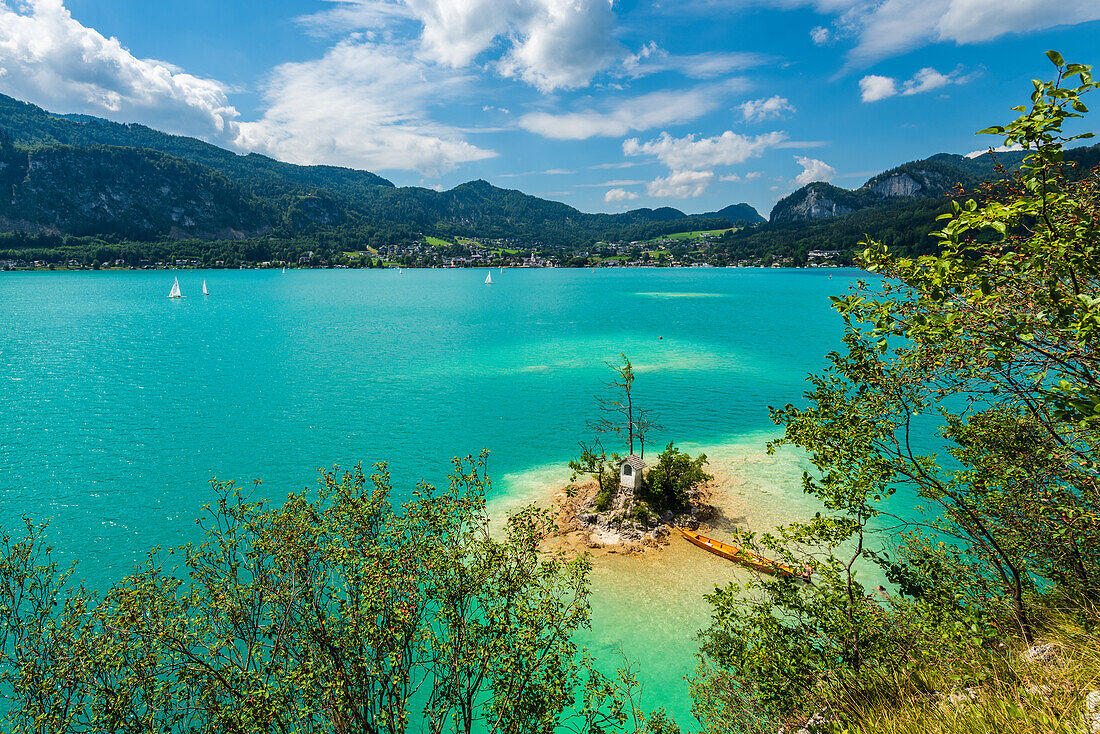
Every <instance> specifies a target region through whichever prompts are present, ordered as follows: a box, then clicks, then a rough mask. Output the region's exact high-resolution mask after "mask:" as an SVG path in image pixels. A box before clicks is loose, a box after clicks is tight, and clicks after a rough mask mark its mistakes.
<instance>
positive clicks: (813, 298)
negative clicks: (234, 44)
mask: <svg viewBox="0 0 1100 734" xmlns="http://www.w3.org/2000/svg"><path fill="white" fill-rule="evenodd" d="M860 275H862V273H860V272H859V271H854V270H828V269H817V270H813V269H807V270H779V269H676V270H672V269H620V270H615V269H605V270H598V271H595V272H592V271H589V270H505V271H504V272H496V271H494V272H493V280H494V285H492V286H486V285H484V284H483V282H482V281H483V280H484V277H485V271H484V270H480V271H478V270H457V271H442V270H405V271H404V272H400V273H399V272H397V271H395V270H385V271H311V270H294V271H290V272H288V273H286V274H281V273H280V272H279V271H224V270H222V271H179V272H167V271H159V272H158V271H142V272H82V273H3V274H0V385H2V389H0V413H2V415H3V416H4V421H3V424H2V425H0V523H2V525H3V529H4V530H5V531H6V532H12V531H18V528H19V526H20V524H21V520H20V518H21V517H23V516H24V515H26V516H29V517H31V518H33V519H35V520H49V521H50V537H51V539H52V540H53V542H54V545H55V548H56V550H57V552H58V554H59V555H60V556H61V558H62V559H63V560H66V561H68V560H77V561H79V562H80V565H79V571H78V576H80V577H83V578H86V579H88V581H89V583H90V584H91V585H92V586H93V587H97V588H102V587H103V586H106V585H107V584H109V583H111V582H112V581H114V580H116V579H118V578H120V577H122V576H124V575H125V574H127V573H128V572H129V571H130V570H131V569H132V568H133V566H134V564H136V563H138V562H139V561H140V560H141V559H142V558H143V556H144V555H145V553H146V552H147V551H148V550H149V549H150V548H151V547H152V546H155V545H162V546H169V545H174V544H177V543H180V542H184V541H187V540H192V539H194V537H195V533H196V526H195V523H194V519H195V518H196V517H198V515H199V514H200V508H201V506H202V505H203V503H204V502H206V501H208V500H209V499H210V497H211V493H210V491H209V487H208V481H209V480H210V479H211V478H213V477H217V478H219V479H234V480H237V481H238V482H239V483H242V484H246V483H249V482H251V480H253V479H262V480H263V483H262V485H261V488H260V490H259V491H260V494H261V495H262V496H266V497H270V498H272V499H278V498H280V497H283V496H285V495H286V494H287V493H288V492H291V491H300V490H302V489H305V488H309V487H312V486H313V485H314V484H315V481H316V476H317V469H318V468H319V467H329V466H332V465H333V464H340V465H343V466H349V465H351V464H353V463H355V462H359V461H361V462H363V463H364V465H368V464H371V463H373V462H377V461H387V462H388V463H389V467H390V469H391V471H392V474H393V479H394V486H395V490H396V492H397V494H398V497H401V496H403V495H407V493H408V492H409V491H411V489H412V488H413V486H414V485H415V483H416V482H417V481H418V480H420V479H424V480H427V481H429V482H433V483H438V484H443V483H445V481H446V475H447V471H448V469H449V465H450V459H451V457H453V456H456V455H466V454H470V453H477V452H479V451H480V450H482V449H488V450H489V451H490V457H489V470H490V473H491V476H492V477H493V480H494V487H493V491H494V499H495V500H496V501H497V502H498V503H499V504H500V506H501V507H507V506H510V505H512V504H515V503H518V502H522V501H526V500H528V499H545V498H547V497H549V496H551V495H552V493H553V492H554V491H555V490H556V489H560V487H562V486H563V485H564V483H565V481H566V480H567V479H568V474H569V472H568V469H567V468H566V467H565V464H566V462H567V461H568V460H569V459H570V458H572V457H573V456H574V455H575V454H576V452H577V445H578V442H580V441H587V440H590V439H591V438H592V433H591V432H590V431H589V430H587V429H586V422H588V421H589V420H592V419H594V418H596V417H597V410H596V406H595V399H596V397H597V396H598V395H600V394H602V393H603V392H604V387H603V385H604V383H605V382H606V381H607V380H608V379H609V378H610V376H611V373H610V370H609V369H608V367H607V366H606V364H605V363H606V362H608V361H614V360H616V359H617V358H618V355H619V354H620V353H625V354H626V355H627V356H629V357H630V359H631V360H632V361H633V363H634V365H635V368H636V371H637V380H636V383H635V395H636V400H637V402H638V403H640V404H641V405H643V406H645V407H647V408H649V409H650V410H651V412H652V414H653V416H654V417H655V419H656V421H657V422H658V423H659V424H661V426H663V429H662V430H661V431H659V432H657V433H655V434H654V435H653V437H652V438H651V439H650V443H649V446H648V448H651V449H654V448H659V447H660V446H663V445H664V444H665V443H667V442H668V441H669V440H675V441H676V442H677V444H683V445H684V446H686V447H687V448H689V449H691V450H693V451H696V450H705V451H706V452H707V453H708V455H709V456H711V459H712V465H713V466H714V467H715V469H716V474H718V475H719V476H720V478H721V479H722V481H724V482H725V483H726V485H727V488H728V491H729V494H730V497H732V498H734V499H733V500H731V501H732V502H733V504H734V505H735V506H734V507H731V508H728V509H729V511H728V512H727V521H728V522H730V523H734V522H737V523H740V524H745V525H749V526H754V525H758V526H763V527H767V525H768V523H769V522H771V521H772V520H773V519H777V518H778V519H782V518H786V517H793V516H797V515H798V514H799V512H800V511H802V510H803V509H807V508H808V506H807V505H806V500H805V499H804V498H802V496H801V493H800V489H799V486H798V480H799V476H800V472H801V470H802V464H801V462H800V461H799V459H798V457H796V456H793V455H790V454H781V455H780V456H777V457H768V456H765V455H764V452H763V444H764V442H765V441H766V440H767V439H768V438H771V437H774V436H775V435H776V428H775V427H774V426H773V425H772V423H771V421H770V420H769V418H768V414H767V406H768V405H782V404H784V403H786V402H789V401H794V402H797V401H799V400H800V398H801V395H802V393H803V391H804V390H805V387H806V385H805V377H806V375H807V373H808V372H810V371H812V370H816V369H819V368H820V367H821V366H822V365H823V364H824V356H823V355H825V354H826V353H827V352H828V351H830V350H831V349H835V348H836V347H837V345H838V344H839V339H840V336H841V333H842V327H841V322H840V319H839V317H838V316H837V315H836V314H835V313H833V312H832V311H831V309H830V303H829V300H828V297H829V296H831V295H840V294H843V293H844V292H845V291H846V289H847V288H848V286H849V285H851V283H852V282H853V281H854V280H855V279H856V278H858V277H859V276H860ZM177 276H178V277H179V281H180V286H181V288H182V290H183V293H184V295H185V296H186V297H185V298H183V299H178V300H177V299H172V300H170V299H168V298H167V297H166V296H167V294H168V291H169V288H170V287H171V285H172V279H173V277H177ZM204 279H205V280H206V282H207V285H208V287H209V289H210V292H211V295H210V296H208V297H203V296H202V295H201V285H202V282H203V280H204ZM608 448H609V449H610V448H617V447H613V446H610V445H609V446H608ZM683 545H686V544H683ZM691 553H692V551H689V550H687V549H686V548H684V547H681V546H678V545H676V544H674V545H673V546H672V547H670V549H668V551H662V552H661V553H660V554H654V556H655V557H654V558H652V559H634V558H621V557H619V558H614V557H613V558H611V560H609V561H607V562H606V563H603V564H598V566H597V569H596V571H595V573H594V578H593V584H594V589H595V597H594V600H593V606H594V620H593V630H592V631H591V632H588V633H585V635H584V640H583V641H584V642H585V643H586V644H589V645H590V646H592V647H593V648H594V650H595V652H596V654H597V656H598V657H600V659H601V660H603V661H605V664H606V665H607V666H609V667H614V665H615V664H616V663H617V662H619V661H617V660H615V659H614V658H615V651H616V650H617V649H618V648H619V646H620V645H621V646H622V649H623V652H624V653H625V654H626V655H627V657H628V658H630V659H636V660H638V661H639V663H640V665H641V668H642V676H641V677H642V680H643V681H644V682H645V683H646V686H647V687H646V696H645V702H646V703H645V705H646V707H652V706H656V705H666V706H669V707H670V709H671V710H672V712H673V713H674V714H676V715H677V717H683V718H685V719H686V717H687V716H688V708H687V703H686V685H685V684H684V682H683V676H684V675H685V674H688V673H690V671H691V670H692V669H693V667H694V660H693V653H694V650H695V649H696V647H697V644H696V643H695V641H694V637H693V636H694V632H695V631H696V630H698V629H699V628H701V627H703V626H705V625H706V622H707V614H708V609H707V605H706V603H705V602H704V601H703V600H702V599H701V594H702V593H705V592H707V591H709V590H711V589H713V587H714V585H715V584H724V583H726V582H727V581H728V580H730V579H732V578H734V577H735V575H736V573H738V572H737V571H735V570H731V568H730V565H731V564H728V563H725V562H722V561H721V560H720V559H717V558H714V557H710V556H706V554H702V553H699V552H694V553H695V554H694V555H692V554H691ZM646 555H647V556H648V555H650V554H648V553H647V554H646ZM701 556H705V557H701ZM631 564H633V565H631Z"/></svg>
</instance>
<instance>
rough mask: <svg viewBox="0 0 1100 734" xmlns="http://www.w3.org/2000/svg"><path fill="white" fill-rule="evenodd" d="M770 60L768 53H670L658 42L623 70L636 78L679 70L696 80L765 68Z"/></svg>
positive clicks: (628, 60) (636, 55) (627, 61)
mask: <svg viewBox="0 0 1100 734" xmlns="http://www.w3.org/2000/svg"><path fill="white" fill-rule="evenodd" d="M769 60H770V58H769V57H768V56H766V55H764V54H759V53H752V52H747V51H741V52H719V51H706V52H703V53H698V54H670V53H669V52H668V51H665V50H664V49H663V48H660V47H659V46H658V45H657V44H656V43H653V42H650V43H647V44H646V45H644V46H642V47H641V48H640V49H639V50H638V52H637V53H634V54H630V55H628V56H627V57H626V58H625V59H623V62H622V68H623V73H624V75H625V76H628V77H630V78H632V79H637V78H639V77H643V76H647V75H650V74H657V73H659V72H662V71H675V72H678V73H680V74H683V75H684V76H687V77H691V78H692V79H712V78H714V77H719V76H725V75H726V74H730V73H732V72H735V71H744V70H746V69H752V68H755V67H757V66H762V65H763V64H766V63H767V62H768V61H769Z"/></svg>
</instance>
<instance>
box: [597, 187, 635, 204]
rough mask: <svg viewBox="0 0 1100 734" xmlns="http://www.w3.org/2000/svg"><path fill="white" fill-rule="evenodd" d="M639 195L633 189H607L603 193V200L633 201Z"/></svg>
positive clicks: (609, 201)
mask: <svg viewBox="0 0 1100 734" xmlns="http://www.w3.org/2000/svg"><path fill="white" fill-rule="evenodd" d="M639 196H641V194H637V193H635V192H633V191H627V190H626V189H608V191H607V193H606V194H604V195H603V200H604V201H606V202H608V203H611V202H620V201H634V200H635V199H637V198H638V197H639Z"/></svg>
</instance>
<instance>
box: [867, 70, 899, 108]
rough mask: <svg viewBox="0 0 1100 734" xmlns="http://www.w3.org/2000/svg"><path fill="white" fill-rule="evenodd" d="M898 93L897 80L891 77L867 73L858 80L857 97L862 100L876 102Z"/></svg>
mask: <svg viewBox="0 0 1100 734" xmlns="http://www.w3.org/2000/svg"><path fill="white" fill-rule="evenodd" d="M897 93H898V82H897V80H896V79H894V78H893V77H889V76H879V75H878V74H869V75H868V76H865V77H863V78H862V79H860V80H859V98H860V99H861V100H863V101H864V102H878V101H879V100H880V99H886V98H887V97H893V96H894V95H895V94H897Z"/></svg>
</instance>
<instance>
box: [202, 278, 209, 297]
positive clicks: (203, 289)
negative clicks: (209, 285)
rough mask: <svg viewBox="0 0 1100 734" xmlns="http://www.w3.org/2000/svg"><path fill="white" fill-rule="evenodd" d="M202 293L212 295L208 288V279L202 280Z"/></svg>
mask: <svg viewBox="0 0 1100 734" xmlns="http://www.w3.org/2000/svg"><path fill="white" fill-rule="evenodd" d="M202 294H203V295H204V296H209V295H210V291H208V290H206V280H205V279H204V280H203V281H202Z"/></svg>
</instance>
